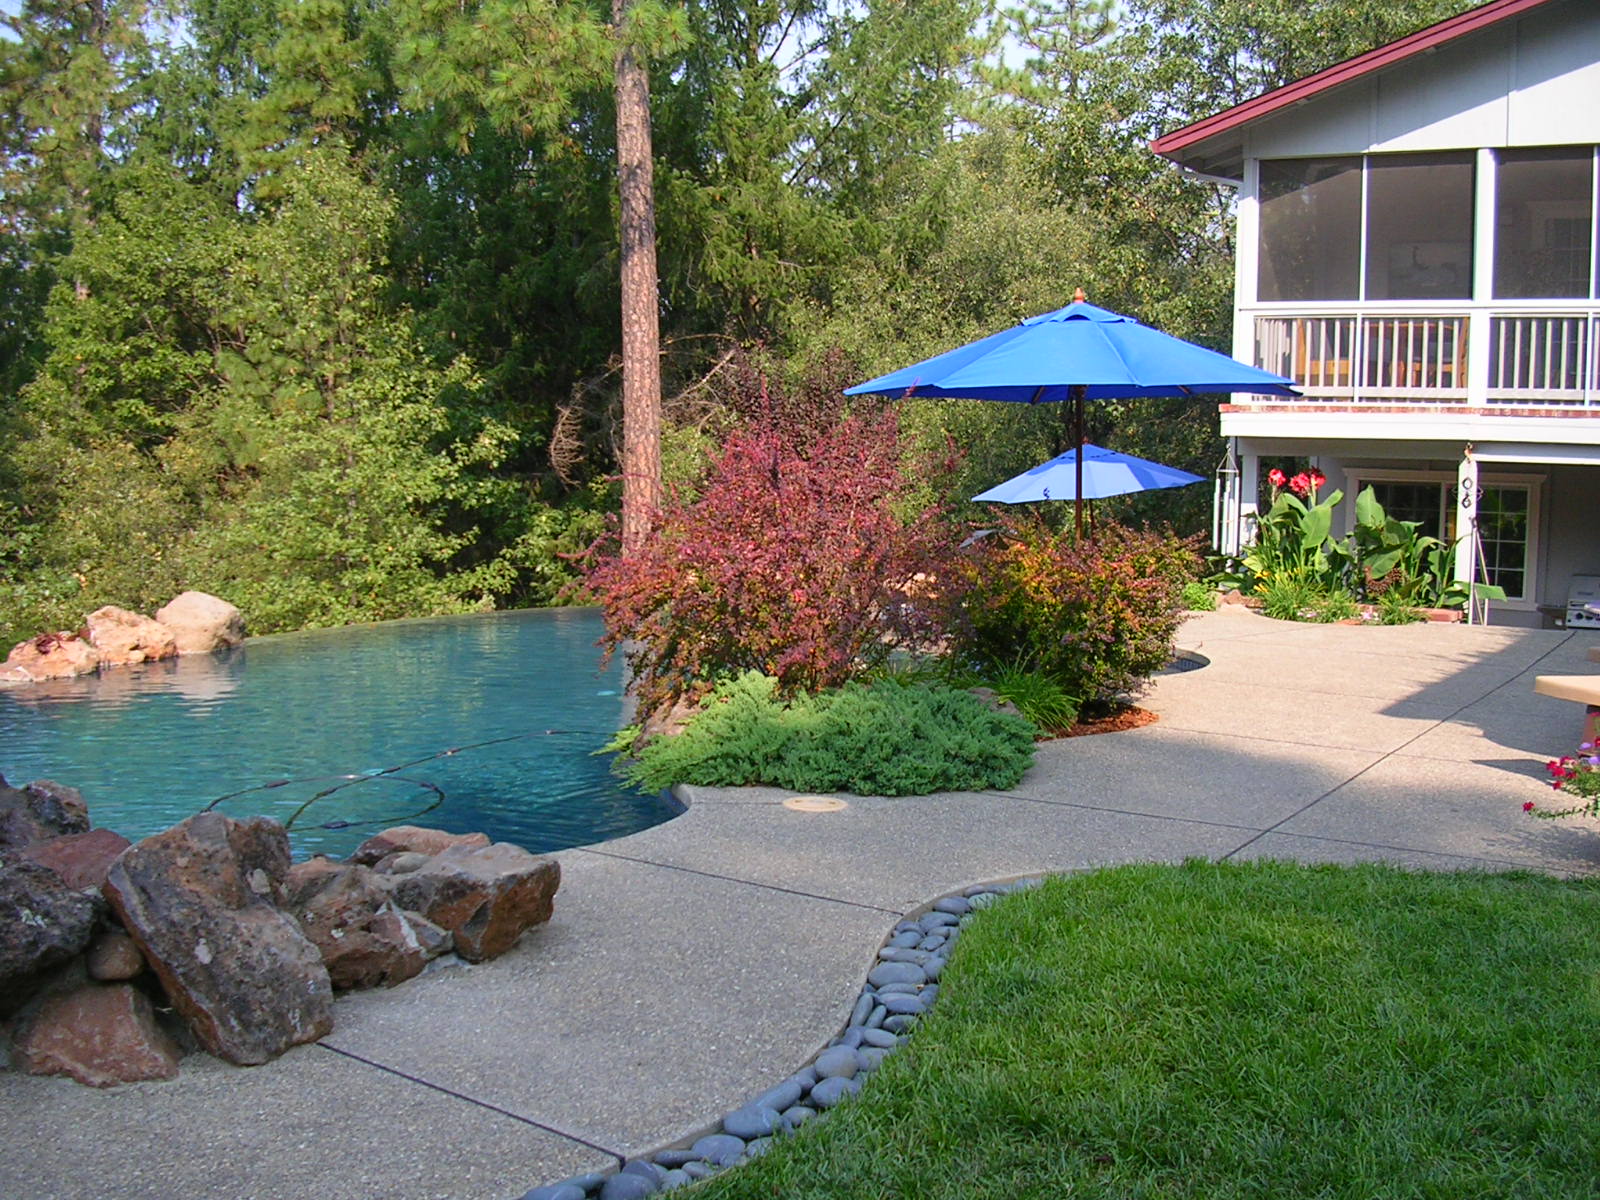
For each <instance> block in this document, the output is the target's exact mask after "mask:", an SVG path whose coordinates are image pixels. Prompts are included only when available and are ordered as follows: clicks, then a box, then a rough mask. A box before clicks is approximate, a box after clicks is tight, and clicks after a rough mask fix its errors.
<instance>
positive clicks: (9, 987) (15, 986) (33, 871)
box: [0, 852, 100, 1015]
mask: <svg viewBox="0 0 1600 1200" xmlns="http://www.w3.org/2000/svg"><path fill="white" fill-rule="evenodd" d="M99 913H100V905H99V904H98V903H97V902H96V900H95V899H94V898H91V897H89V896H86V895H84V893H82V892H79V891H74V890H73V889H72V888H70V887H68V886H67V885H66V884H65V883H63V882H62V881H61V877H60V876H59V875H57V874H56V873H55V872H54V871H52V870H49V869H48V868H46V867H41V866H40V865H39V864H38V863H36V862H30V861H28V860H27V859H25V858H22V857H21V856H20V855H18V854H16V853H15V852H12V853H10V854H4V855H0V1015H5V1014H7V1013H10V1012H13V1011H15V1009H16V1008H17V1007H18V1006H19V1005H20V1004H21V1003H22V1002H23V1001H24V1000H26V999H27V997H28V996H30V995H32V993H33V992H34V990H35V989H36V987H37V985H38V982H39V976H40V975H41V974H42V973H43V972H45V971H47V970H48V969H49V968H51V967H53V966H55V965H57V964H58V963H63V962H65V961H66V960H67V959H69V958H71V957H72V956H73V955H75V954H77V953H79V952H80V951H81V950H83V948H84V947H85V946H87V945H88V944H89V938H90V936H91V935H92V934H93V933H94V925H95V921H96V920H97V919H98V917H99Z"/></svg>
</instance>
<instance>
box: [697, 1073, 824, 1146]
mask: <svg viewBox="0 0 1600 1200" xmlns="http://www.w3.org/2000/svg"><path fill="white" fill-rule="evenodd" d="M852 1057H853V1056H852ZM692 1149H693V1150H694V1152H695V1153H696V1154H698V1155H699V1156H700V1157H701V1158H703V1159H705V1160H706V1162H708V1163H711V1164H713V1165H714V1166H718V1167H731V1166H732V1165H733V1164H734V1163H736V1162H738V1161H739V1160H740V1159H741V1158H743V1157H744V1140H743V1139H742V1138H736V1137H734V1136H733V1135H732V1134H727V1133H710V1134H707V1135H706V1136H705V1137H703V1138H701V1139H700V1140H699V1141H698V1142H696V1143H695V1144H694V1146H693V1147H692Z"/></svg>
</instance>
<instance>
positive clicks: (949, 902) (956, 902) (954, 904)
mask: <svg viewBox="0 0 1600 1200" xmlns="http://www.w3.org/2000/svg"><path fill="white" fill-rule="evenodd" d="M933 910H934V911H935V912H943V913H953V914H955V915H956V916H958V917H964V916H966V915H967V913H969V912H971V911H972V905H971V904H970V903H969V902H968V900H967V898H966V897H965V896H946V897H945V898H944V899H943V900H935V901H934V902H933Z"/></svg>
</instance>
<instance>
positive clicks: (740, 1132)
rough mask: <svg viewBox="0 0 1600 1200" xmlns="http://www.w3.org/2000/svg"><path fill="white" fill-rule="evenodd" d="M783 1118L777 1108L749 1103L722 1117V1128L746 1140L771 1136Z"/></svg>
mask: <svg viewBox="0 0 1600 1200" xmlns="http://www.w3.org/2000/svg"><path fill="white" fill-rule="evenodd" d="M782 1120H783V1119H782V1118H781V1117H780V1116H779V1115H778V1113H777V1110H776V1109H771V1108H766V1107H764V1106H760V1105H749V1106H747V1107H745V1108H741V1109H737V1110H735V1111H734V1112H731V1113H729V1114H728V1115H727V1116H725V1117H723V1118H722V1128H723V1129H724V1130H725V1131H726V1132H728V1133H731V1134H732V1135H733V1136H734V1137H736V1138H740V1139H742V1140H744V1141H746V1142H748V1141H751V1140H752V1139H754V1138H761V1137H771V1136H772V1135H773V1134H774V1133H776V1132H777V1131H778V1126H779V1125H780V1124H781V1123H782Z"/></svg>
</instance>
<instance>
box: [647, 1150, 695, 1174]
mask: <svg viewBox="0 0 1600 1200" xmlns="http://www.w3.org/2000/svg"><path fill="white" fill-rule="evenodd" d="M699 1161H700V1156H699V1155H698V1154H696V1153H695V1152H694V1151H693V1150H662V1151H660V1152H658V1153H657V1154H656V1156H655V1162H657V1163H658V1164H660V1165H661V1166H663V1167H666V1168H667V1169H669V1170H677V1169H678V1168H679V1167H681V1166H683V1165H684V1164H685V1163H692V1162H699Z"/></svg>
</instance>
